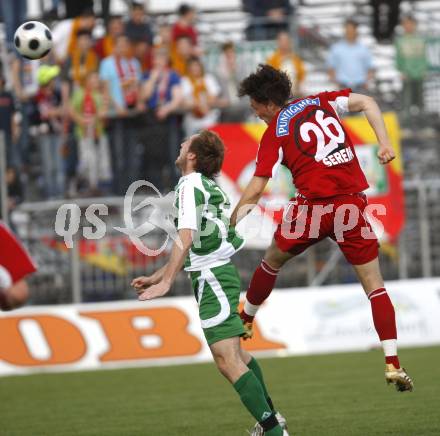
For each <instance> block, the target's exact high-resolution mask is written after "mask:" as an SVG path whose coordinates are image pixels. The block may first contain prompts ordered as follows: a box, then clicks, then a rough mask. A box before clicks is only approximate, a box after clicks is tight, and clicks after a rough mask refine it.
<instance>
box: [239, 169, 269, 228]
mask: <svg viewBox="0 0 440 436" xmlns="http://www.w3.org/2000/svg"><path fill="white" fill-rule="evenodd" d="M268 181H269V178H268V177H257V176H254V177H252V179H251V180H250V182H249V183H248V185H247V186H246V189H245V190H244V192H243V195H242V196H241V198H240V201H239V202H238V204H237V206H235V209H234V211H233V212H232V215H231V222H230V223H231V226H233V227H235V226H236V225H237V223H238V222H239V221H240V220H241V219H242V218H244V217H245V216H246V215H247V214H248V213H250V212H251V211H252V209H253V208H254V207H255V205H256V204H257V203H258V201H259V200H260V198H261V196H262V195H263V192H264V189H265V188H266V185H267V182H268Z"/></svg>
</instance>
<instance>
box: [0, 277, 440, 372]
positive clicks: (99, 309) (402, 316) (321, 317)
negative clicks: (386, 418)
mask: <svg viewBox="0 0 440 436" xmlns="http://www.w3.org/2000/svg"><path fill="white" fill-rule="evenodd" d="M387 288H388V290H389V292H390V294H391V297H392V299H393V302H394V305H395V307H396V314H397V322H398V328H399V343H400V345H401V346H419V345H420V346H421V345H432V344H440V317H439V314H440V279H423V280H406V281H395V282H389V283H388V284H387ZM257 318H258V320H257V322H256V325H255V335H254V338H253V339H252V340H251V341H246V342H244V346H245V348H246V349H248V350H249V351H251V352H255V353H258V354H259V355H267V356H287V355H298V354H313V353H329V352H342V351H366V350H370V349H372V348H375V347H377V346H378V345H379V344H378V339H377V337H376V333H375V331H374V329H373V324H372V320H371V313H370V305H369V304H368V301H367V299H366V297H365V295H364V294H363V292H362V291H361V289H360V287H359V285H339V286H326V287H320V288H314V287H311V288H296V289H288V290H282V291H281V290H278V291H274V292H273V294H272V295H271V297H270V298H269V300H268V301H267V302H266V303H265V304H264V305H263V306H262V308H261V310H260V312H259V314H258V317H257ZM0 332H1V335H0V375H16V374H27V373H33V372H51V371H74V370H89V369H104V368H118V367H127V366H149V365H170V364H182V363H194V362H204V361H209V360H211V356H210V353H209V349H208V347H207V346H206V344H205V341H204V338H203V334H202V331H201V328H200V326H199V319H198V312H197V305H196V302H195V300H194V299H193V298H191V297H172V298H164V299H162V300H156V301H151V302H148V303H139V302H136V301H121V302H112V303H100V304H82V305H65V306H40V307H29V308H24V309H21V310H17V311H14V312H11V313H2V314H0Z"/></svg>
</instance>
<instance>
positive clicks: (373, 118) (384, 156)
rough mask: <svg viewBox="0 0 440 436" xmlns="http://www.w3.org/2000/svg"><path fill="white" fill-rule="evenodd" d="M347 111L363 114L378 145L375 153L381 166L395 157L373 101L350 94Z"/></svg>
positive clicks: (377, 107) (363, 96)
mask: <svg viewBox="0 0 440 436" xmlns="http://www.w3.org/2000/svg"><path fill="white" fill-rule="evenodd" d="M348 109H349V110H350V112H364V114H365V116H366V117H367V120H368V122H369V123H370V125H371V127H372V128H373V130H374V133H375V134H376V137H377V141H378V143H379V151H378V152H377V157H378V158H379V162H380V163H381V164H382V165H385V164H387V163H389V162H391V161H392V160H393V159H394V158H395V157H396V155H395V153H394V150H393V147H392V146H391V142H390V138H389V137H388V133H387V129H386V127H385V123H384V121H383V117H382V112H381V110H380V108H379V106H378V105H377V103H376V102H375V100H374V99H373V98H371V97H369V96H367V95H362V94H355V93H351V94H350V96H349V97H348Z"/></svg>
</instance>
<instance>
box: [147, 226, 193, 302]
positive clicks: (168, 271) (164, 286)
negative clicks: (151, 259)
mask: <svg viewBox="0 0 440 436" xmlns="http://www.w3.org/2000/svg"><path fill="white" fill-rule="evenodd" d="M193 232H194V231H193V230H190V229H181V230H179V238H180V242H181V245H180V244H177V243H176V242H174V244H173V248H172V250H171V256H170V260H169V261H168V263H167V264H166V265H165V268H164V271H163V275H162V279H161V280H160V281H159V282H158V283H156V284H154V285H152V286H150V287H149V288H147V289H146V290H143V292H142V293H141V294H140V295H139V300H141V301H144V300H152V299H153V298H157V297H162V296H164V295H165V294H167V293H168V292H169V290H170V289H171V285H172V284H173V282H174V280H175V279H176V276H177V273H178V272H179V271H180V270H181V269H182V266H183V263H184V261H185V258H186V256H187V255H188V251H189V249H190V247H191V245H192V242H193ZM179 245H180V246H179Z"/></svg>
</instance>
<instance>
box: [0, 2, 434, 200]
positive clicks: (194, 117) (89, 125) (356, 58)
mask: <svg viewBox="0 0 440 436" xmlns="http://www.w3.org/2000/svg"><path fill="white" fill-rule="evenodd" d="M257 3H258V2H251V1H244V2H243V7H244V10H246V11H247V12H249V13H250V14H251V15H253V16H254V17H256V20H255V21H254V22H253V24H252V25H251V26H248V28H247V31H246V36H247V38H248V39H249V40H256V39H259V38H261V39H267V38H276V40H277V49H276V50H275V52H274V53H273V54H272V55H271V56H270V57H269V58H268V59H267V63H269V64H270V65H272V66H274V67H276V68H280V69H283V70H285V71H287V72H288V74H289V76H290V77H291V79H292V83H293V89H292V94H293V95H295V96H299V95H305V94H306V93H307V89H305V87H304V83H305V75H306V69H305V65H304V61H303V60H302V59H301V58H300V57H299V56H298V54H297V53H295V49H294V46H293V42H292V38H291V37H290V34H289V32H288V20H287V18H286V17H289V16H290V14H292V8H291V7H289V1H287V2H286V1H275V2H273V4H274V6H276V7H274V8H272V9H270V8H269V9H268V10H261V8H258V7H256V5H257ZM264 3H268V4H270V3H271V2H264ZM257 6H258V5H257ZM176 12H177V19H176V20H175V21H174V22H173V23H170V22H169V21H168V19H167V18H164V17H155V19H154V20H153V19H152V17H150V16H149V15H148V13H147V11H146V10H145V7H144V4H143V2H141V3H138V2H135V1H133V2H131V4H130V9H129V16H128V17H122V16H108V17H107V19H106V20H105V21H104V22H102V20H97V18H96V17H95V15H94V12H93V10H92V9H89V8H86V9H85V10H82V11H81V13H80V15H78V16H76V17H74V18H72V19H65V20H62V21H57V22H56V23H55V24H54V25H53V26H52V31H53V32H52V33H53V41H54V48H53V50H52V51H51V53H50V54H49V55H48V56H47V57H46V58H44V59H41V60H38V61H29V60H26V59H24V58H22V57H20V56H18V55H16V54H14V50H11V53H10V55H9V58H8V64H7V65H6V66H3V68H2V70H1V72H0V129H2V130H3V131H4V132H5V138H6V145H7V165H8V172H7V174H8V176H7V179H8V184H9V185H8V189H9V194H10V205H11V207H13V206H14V205H15V204H17V203H18V202H20V201H22V200H23V198H26V199H56V198H63V197H74V196H78V195H79V196H92V195H93V196H97V195H124V194H125V191H126V189H127V187H128V186H129V184H130V183H131V182H133V181H135V180H138V179H145V178H147V179H148V180H149V181H151V182H152V183H154V184H155V186H157V187H158V188H159V189H161V190H162V189H165V190H167V189H170V188H172V187H173V186H174V184H175V182H176V180H177V174H176V173H175V170H174V161H175V159H176V156H177V151H178V147H179V144H180V141H181V139H182V138H183V137H184V136H186V135H191V134H192V133H194V132H197V131H198V130H200V129H202V128H208V127H210V126H212V125H214V124H215V123H217V122H219V121H223V122H242V121H245V120H246V119H248V118H249V117H251V116H252V114H251V113H250V112H249V109H248V107H247V104H246V102H244V101H241V100H240V99H238V97H237V87H238V84H239V82H240V80H241V79H242V78H243V77H244V74H245V72H244V71H243V65H241V63H240V62H239V60H238V56H237V47H236V46H235V45H234V43H232V42H225V43H224V44H223V45H222V46H221V54H220V57H219V60H218V65H217V68H216V70H215V71H207V70H206V68H205V62H204V50H203V47H202V45H201V44H200V41H199V35H198V32H197V28H196V25H195V23H196V20H197V11H196V9H195V8H194V7H192V6H190V5H188V4H182V5H180V7H179V8H178V10H177V11H176ZM260 18H264V19H262V20H260ZM270 19H272V20H273V22H271V21H270ZM268 20H269V22H268ZM402 24H403V28H404V34H403V35H402V36H399V37H398V38H397V39H396V52H397V62H398V63H397V65H398V69H399V70H400V71H401V73H402V77H403V83H404V88H403V96H404V105H405V113H411V112H410V111H411V108H415V109H414V110H416V111H423V98H422V84H423V78H424V75H425V74H426V59H425V58H424V56H425V55H424V41H423V38H422V37H421V36H419V35H418V33H417V29H416V22H415V20H414V19H413V18H412V17H404V19H403V21H402ZM103 26H104V27H105V29H103ZM6 34H7V35H9V34H11V30H10V29H8V28H7V29H6ZM97 35H101V36H100V37H96V36H97ZM341 59H342V60H344V61H342V60H341ZM346 59H350V60H351V61H350V62H347V61H346ZM3 61H4V59H3ZM4 63H5V62H4ZM327 67H328V71H329V78H330V79H331V80H332V81H334V82H335V83H336V84H337V86H339V87H351V88H352V89H353V90H355V91H358V92H363V93H366V92H368V86H369V82H371V79H372V77H373V75H374V67H373V59H372V55H371V53H370V51H369V49H368V48H367V47H366V46H364V45H363V44H362V43H361V42H358V35H357V23H356V22H355V21H353V20H348V21H347V22H346V24H345V36H344V38H342V39H341V40H340V41H338V42H336V43H335V44H333V45H332V46H331V47H330V49H329V51H328V56H327ZM6 69H8V70H9V73H10V78H11V85H12V86H11V89H8V90H6V89H5V84H6V81H5V73H6V71H5V70H6ZM29 180H36V181H38V183H26V182H27V181H29ZM23 182H25V183H23ZM23 185H25V189H24V188H23Z"/></svg>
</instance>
